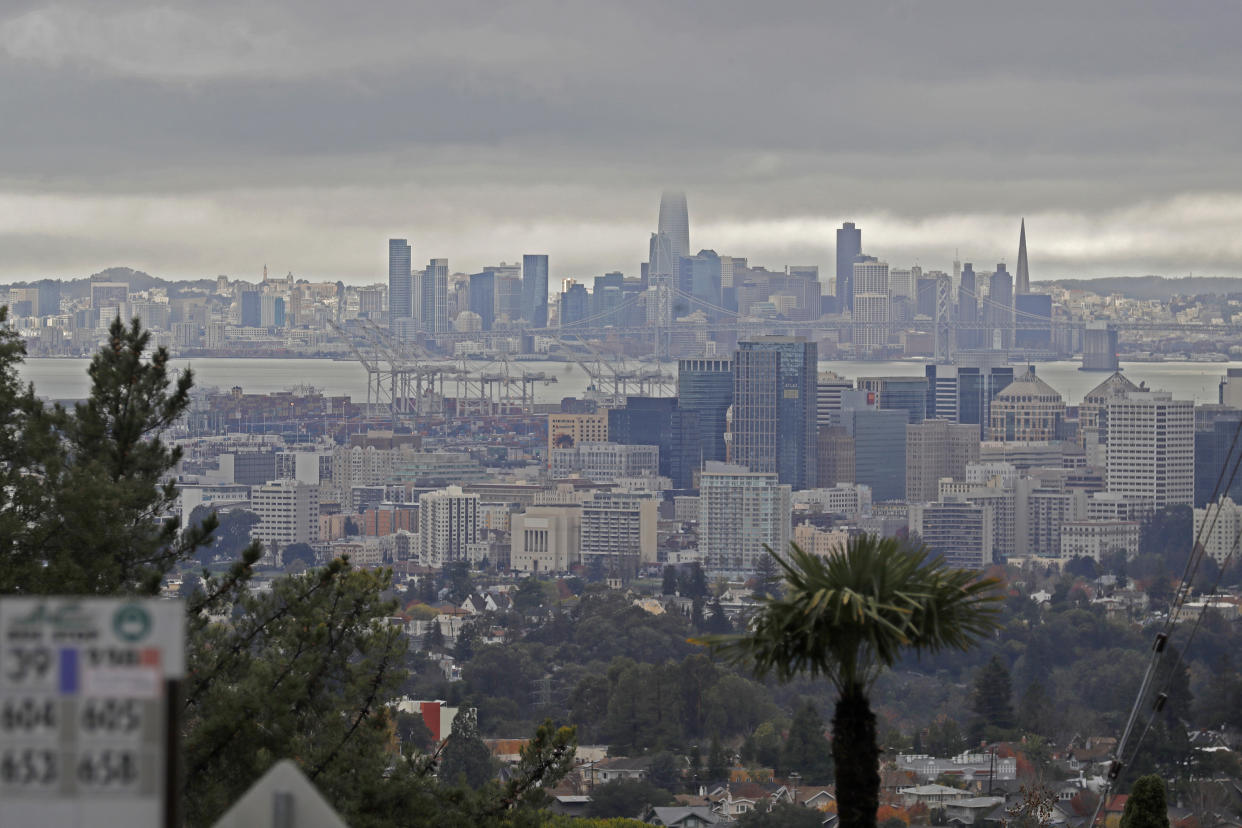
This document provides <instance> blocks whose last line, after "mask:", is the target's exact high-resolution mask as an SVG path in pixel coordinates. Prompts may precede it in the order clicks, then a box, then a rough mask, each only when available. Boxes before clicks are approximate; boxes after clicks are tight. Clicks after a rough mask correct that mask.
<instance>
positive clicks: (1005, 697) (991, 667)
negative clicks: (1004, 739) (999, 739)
mask: <svg viewBox="0 0 1242 828" xmlns="http://www.w3.org/2000/svg"><path fill="white" fill-rule="evenodd" d="M1012 697H1013V687H1012V683H1011V681H1010V678H1009V670H1008V668H1006V667H1005V665H1004V663H1003V662H1002V661H1001V660H1000V657H999V656H992V658H991V660H990V661H988V663H987V664H985V665H983V666H982V667H980V668H979V670H978V671H977V672H976V673H975V685H974V689H973V690H972V691H971V696H970V709H971V710H972V711H974V713H975V715H976V716H978V717H979V720H980V723H981V724H982V725H983V727H985V728H997V729H999V730H1009V729H1010V728H1012V727H1013V724H1014V721H1013V698H1012Z"/></svg>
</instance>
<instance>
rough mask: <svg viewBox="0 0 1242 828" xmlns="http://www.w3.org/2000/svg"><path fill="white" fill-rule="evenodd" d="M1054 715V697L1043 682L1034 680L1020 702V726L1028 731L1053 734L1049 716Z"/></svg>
mask: <svg viewBox="0 0 1242 828" xmlns="http://www.w3.org/2000/svg"><path fill="white" fill-rule="evenodd" d="M1051 715H1052V698H1051V697H1050V696H1049V695H1048V688H1046V687H1044V685H1043V683H1042V682H1039V681H1034V682H1031V685H1030V686H1029V687H1027V688H1026V692H1025V693H1023V694H1022V699H1021V700H1020V701H1019V702H1018V726H1019V727H1020V728H1022V729H1023V730H1025V731H1026V732H1027V733H1038V734H1039V735H1041V736H1051V735H1052V731H1051V728H1050V722H1049V718H1050V717H1051Z"/></svg>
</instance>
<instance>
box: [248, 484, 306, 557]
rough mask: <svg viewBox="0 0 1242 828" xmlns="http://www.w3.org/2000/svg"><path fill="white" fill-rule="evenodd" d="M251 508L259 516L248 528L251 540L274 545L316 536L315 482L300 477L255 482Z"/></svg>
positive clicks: (252, 490) (303, 540)
mask: <svg viewBox="0 0 1242 828" xmlns="http://www.w3.org/2000/svg"><path fill="white" fill-rule="evenodd" d="M250 508H251V509H253V510H254V513H255V514H256V515H258V516H259V523H258V524H257V525H256V526H255V527H254V529H252V530H251V532H250V537H251V538H252V539H253V540H260V541H263V542H264V543H266V544H269V545H276V546H288V545H289V544H291V543H314V542H315V541H317V540H319V487H318V486H314V485H311V484H309V483H303V482H302V481H300V480H273V481H271V482H270V483H264V484H263V485H262V486H254V487H252V488H251V490H250ZM269 551H271V550H270V549H269Z"/></svg>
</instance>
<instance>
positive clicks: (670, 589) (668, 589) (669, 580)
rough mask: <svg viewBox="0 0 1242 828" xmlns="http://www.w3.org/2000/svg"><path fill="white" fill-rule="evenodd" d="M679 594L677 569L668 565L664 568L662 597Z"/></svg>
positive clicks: (661, 588) (661, 587)
mask: <svg viewBox="0 0 1242 828" xmlns="http://www.w3.org/2000/svg"><path fill="white" fill-rule="evenodd" d="M676 593H677V567H675V566H673V565H672V564H668V565H667V566H665V567H664V580H663V582H662V583H661V584H660V594H661V595H675V594H676Z"/></svg>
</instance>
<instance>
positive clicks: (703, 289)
mask: <svg viewBox="0 0 1242 828" xmlns="http://www.w3.org/2000/svg"><path fill="white" fill-rule="evenodd" d="M720 281H721V277H720V257H719V256H717V255H716V251H714V250H700V251H699V255H697V256H687V257H683V258H682V259H680V260H679V261H678V267H677V289H678V290H680V291H681V292H682V293H683V294H689V295H690V297H691V299H690V300H689V301H688V302H687V301H685V300H684V298H683V300H682V304H685V305H687V306H688V307H687V308H686V311H685V312H684V313H679V314H678V315H679V316H684V315H685V314H686V313H691V312H693V311H696V310H701V311H703V312H704V313H706V314H707V315H708V317H709V318H713V319H714V318H715V317H716V315H717V313H718V311H717V310H716V309H717V308H718V307H720V296H721V286H720Z"/></svg>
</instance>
